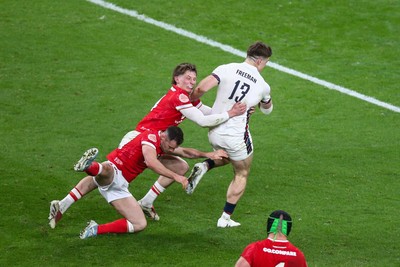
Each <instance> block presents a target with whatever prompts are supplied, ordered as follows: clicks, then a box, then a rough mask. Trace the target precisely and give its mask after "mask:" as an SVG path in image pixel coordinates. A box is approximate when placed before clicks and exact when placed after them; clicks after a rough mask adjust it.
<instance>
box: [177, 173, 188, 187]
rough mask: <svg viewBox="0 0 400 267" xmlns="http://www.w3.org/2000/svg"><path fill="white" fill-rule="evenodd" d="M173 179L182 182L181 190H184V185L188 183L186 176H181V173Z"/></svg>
mask: <svg viewBox="0 0 400 267" xmlns="http://www.w3.org/2000/svg"><path fill="white" fill-rule="evenodd" d="M175 181H177V182H178V183H180V184H182V188H183V190H185V189H186V187H187V186H188V184H189V182H188V180H187V178H186V177H185V176H182V175H178V176H177V178H175Z"/></svg>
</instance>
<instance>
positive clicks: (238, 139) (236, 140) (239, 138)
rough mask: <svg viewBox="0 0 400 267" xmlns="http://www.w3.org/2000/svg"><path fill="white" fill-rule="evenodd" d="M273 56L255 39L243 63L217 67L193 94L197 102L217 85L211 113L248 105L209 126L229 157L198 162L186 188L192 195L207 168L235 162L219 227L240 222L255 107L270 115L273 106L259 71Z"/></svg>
mask: <svg viewBox="0 0 400 267" xmlns="http://www.w3.org/2000/svg"><path fill="white" fill-rule="evenodd" d="M271 55H272V50H271V48H270V47H269V46H268V45H266V44H264V43H262V42H256V43H254V44H252V45H250V47H249V48H248V50H247V56H246V59H245V61H244V62H242V63H230V64H225V65H221V66H218V67H217V68H216V69H215V70H214V71H213V72H212V74H211V75H209V76H207V77H206V78H204V79H203V80H202V81H201V82H200V83H199V84H198V86H197V87H196V88H195V89H194V90H193V93H192V94H191V100H192V101H196V100H197V99H199V98H200V97H201V96H202V95H203V94H204V93H206V92H207V91H209V90H210V89H212V88H214V87H218V91H217V96H216V99H215V102H214V104H213V107H212V112H211V113H212V114H218V113H221V112H224V111H227V110H229V109H230V108H231V107H232V106H233V105H234V104H235V103H237V102H241V103H244V104H246V106H247V112H246V113H244V114H243V115H240V116H236V117H232V118H230V119H229V120H227V121H226V122H224V123H222V124H220V125H217V126H215V127H212V128H210V131H209V133H208V138H209V141H210V144H211V145H212V146H213V148H214V149H223V150H225V151H226V152H228V155H229V159H223V160H210V159H208V160H206V161H204V162H202V163H197V164H195V166H194V168H193V170H192V173H191V175H190V177H189V186H188V187H187V190H186V191H187V193H188V194H192V193H193V190H194V189H195V187H196V186H197V184H198V183H199V181H200V179H201V178H202V177H203V175H204V174H205V173H206V172H207V171H208V170H210V169H211V168H213V167H218V166H223V165H225V164H228V163H232V166H233V169H234V177H233V180H232V181H231V183H230V185H229V187H228V190H227V199H226V203H225V206H224V209H223V213H222V215H221V217H220V218H219V219H218V222H217V227H222V228H225V227H234V226H239V225H240V223H238V222H235V221H233V220H232V219H231V215H232V213H233V212H234V209H235V207H236V204H237V203H238V201H239V199H240V198H241V196H242V195H243V193H244V191H245V188H246V183H247V177H248V175H249V172H250V165H251V162H252V159H253V142H252V139H251V135H250V131H249V119H250V115H251V114H252V112H254V107H255V106H259V107H260V110H261V112H262V113H264V114H270V113H271V111H272V108H273V106H272V100H271V95H270V93H271V92H270V91H271V90H270V86H269V85H268V84H267V83H266V82H265V80H264V78H263V77H262V76H261V74H260V72H261V71H262V70H263V69H264V68H265V66H266V64H267V62H268V61H269V58H270V57H271Z"/></svg>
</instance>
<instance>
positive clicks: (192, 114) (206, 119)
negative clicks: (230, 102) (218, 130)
mask: <svg viewBox="0 0 400 267" xmlns="http://www.w3.org/2000/svg"><path fill="white" fill-rule="evenodd" d="M181 113H182V114H183V115H184V116H185V117H186V118H188V119H189V120H191V121H193V122H195V123H197V124H198V125H200V126H201V127H212V126H217V125H219V124H221V123H223V122H225V121H227V120H228V119H229V115H228V112H224V113H220V114H211V115H204V114H203V112H201V111H200V110H199V109H198V108H195V107H193V106H192V107H190V108H185V109H181Z"/></svg>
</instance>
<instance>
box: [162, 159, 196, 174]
mask: <svg viewBox="0 0 400 267" xmlns="http://www.w3.org/2000/svg"><path fill="white" fill-rule="evenodd" d="M159 160H160V162H161V163H162V164H163V165H164V166H165V167H166V168H168V169H169V170H171V171H173V172H176V173H178V174H180V175H184V174H185V173H186V172H187V171H188V170H189V165H188V163H187V162H186V161H185V160H184V159H182V158H180V157H178V156H174V155H163V156H161V157H160V158H159Z"/></svg>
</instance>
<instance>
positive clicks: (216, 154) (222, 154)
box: [207, 149, 228, 160]
mask: <svg viewBox="0 0 400 267" xmlns="http://www.w3.org/2000/svg"><path fill="white" fill-rule="evenodd" d="M207 154H208V155H207V158H210V159H212V160H216V159H223V158H228V153H226V151H225V150H222V149H218V150H216V151H213V152H208V153H207Z"/></svg>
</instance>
